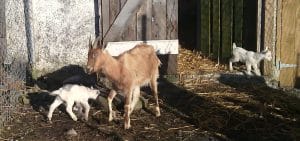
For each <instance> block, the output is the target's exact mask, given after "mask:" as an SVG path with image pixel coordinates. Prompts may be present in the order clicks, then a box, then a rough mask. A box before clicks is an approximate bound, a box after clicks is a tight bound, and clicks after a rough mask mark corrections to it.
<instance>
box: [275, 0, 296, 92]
mask: <svg viewBox="0 0 300 141" xmlns="http://www.w3.org/2000/svg"><path fill="white" fill-rule="evenodd" d="M298 6H299V1H283V3H282V34H281V48H280V55H281V56H280V61H281V63H285V64H296V63H297V52H296V47H295V45H296V40H299V38H298V39H297V38H296V36H295V35H296V30H295V28H296V27H297V24H296V21H297V15H296V14H297V9H298ZM295 76H296V68H282V69H281V70H280V77H279V81H280V87H289V88H292V87H294V84H295Z"/></svg>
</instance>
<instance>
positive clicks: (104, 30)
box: [101, 0, 110, 38]
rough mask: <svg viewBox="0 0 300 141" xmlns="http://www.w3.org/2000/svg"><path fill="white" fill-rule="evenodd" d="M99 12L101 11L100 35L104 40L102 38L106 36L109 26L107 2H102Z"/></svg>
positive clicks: (104, 0)
mask: <svg viewBox="0 0 300 141" xmlns="http://www.w3.org/2000/svg"><path fill="white" fill-rule="evenodd" d="M101 10H102V14H101V16H102V17H101V18H102V33H103V35H102V36H103V37H102V38H104V36H105V35H106V34H107V31H108V28H109V26H110V24H109V0H102V3H101Z"/></svg>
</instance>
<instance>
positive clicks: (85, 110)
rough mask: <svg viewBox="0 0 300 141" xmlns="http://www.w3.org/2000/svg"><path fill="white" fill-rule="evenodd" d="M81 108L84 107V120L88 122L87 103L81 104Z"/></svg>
mask: <svg viewBox="0 0 300 141" xmlns="http://www.w3.org/2000/svg"><path fill="white" fill-rule="evenodd" d="M82 105H83V107H84V119H85V121H88V119H89V112H90V105H89V103H88V102H87V101H86V102H84V103H82Z"/></svg>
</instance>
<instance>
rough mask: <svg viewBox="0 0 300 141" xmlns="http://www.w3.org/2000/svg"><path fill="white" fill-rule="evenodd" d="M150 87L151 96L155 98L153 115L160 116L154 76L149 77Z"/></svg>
mask: <svg viewBox="0 0 300 141" xmlns="http://www.w3.org/2000/svg"><path fill="white" fill-rule="evenodd" d="M150 87H151V90H152V93H153V96H154V98H155V104H156V106H155V115H156V116H157V117H159V116H160V109H159V102H158V92H157V78H156V77H155V78H152V79H151V82H150Z"/></svg>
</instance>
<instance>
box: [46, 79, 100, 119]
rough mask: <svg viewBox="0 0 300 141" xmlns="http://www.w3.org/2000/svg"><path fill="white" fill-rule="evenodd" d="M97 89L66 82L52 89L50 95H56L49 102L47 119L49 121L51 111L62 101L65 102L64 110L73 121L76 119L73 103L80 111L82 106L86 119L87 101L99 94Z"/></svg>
mask: <svg viewBox="0 0 300 141" xmlns="http://www.w3.org/2000/svg"><path fill="white" fill-rule="evenodd" d="M99 93H100V92H99V90H95V89H92V88H88V87H85V86H80V85H76V84H74V85H71V84H67V85H64V86H63V87H61V88H60V89H58V90H55V91H52V92H51V93H50V95H53V96H56V99H55V100H54V102H53V103H52V104H51V106H50V109H49V113H48V120H49V121H51V118H52V114H53V111H54V110H55V109H56V108H57V107H58V106H59V105H60V104H62V103H65V104H66V111H67V112H68V113H69V115H70V116H71V118H72V119H73V120H74V121H77V117H76V115H75V114H74V113H73V111H72V108H73V105H74V103H76V106H79V111H80V112H81V110H82V107H81V106H83V107H84V110H85V113H84V119H85V120H86V121H87V120H88V115H89V110H90V106H89V103H88V100H89V99H96V98H97V97H98V95H99Z"/></svg>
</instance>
